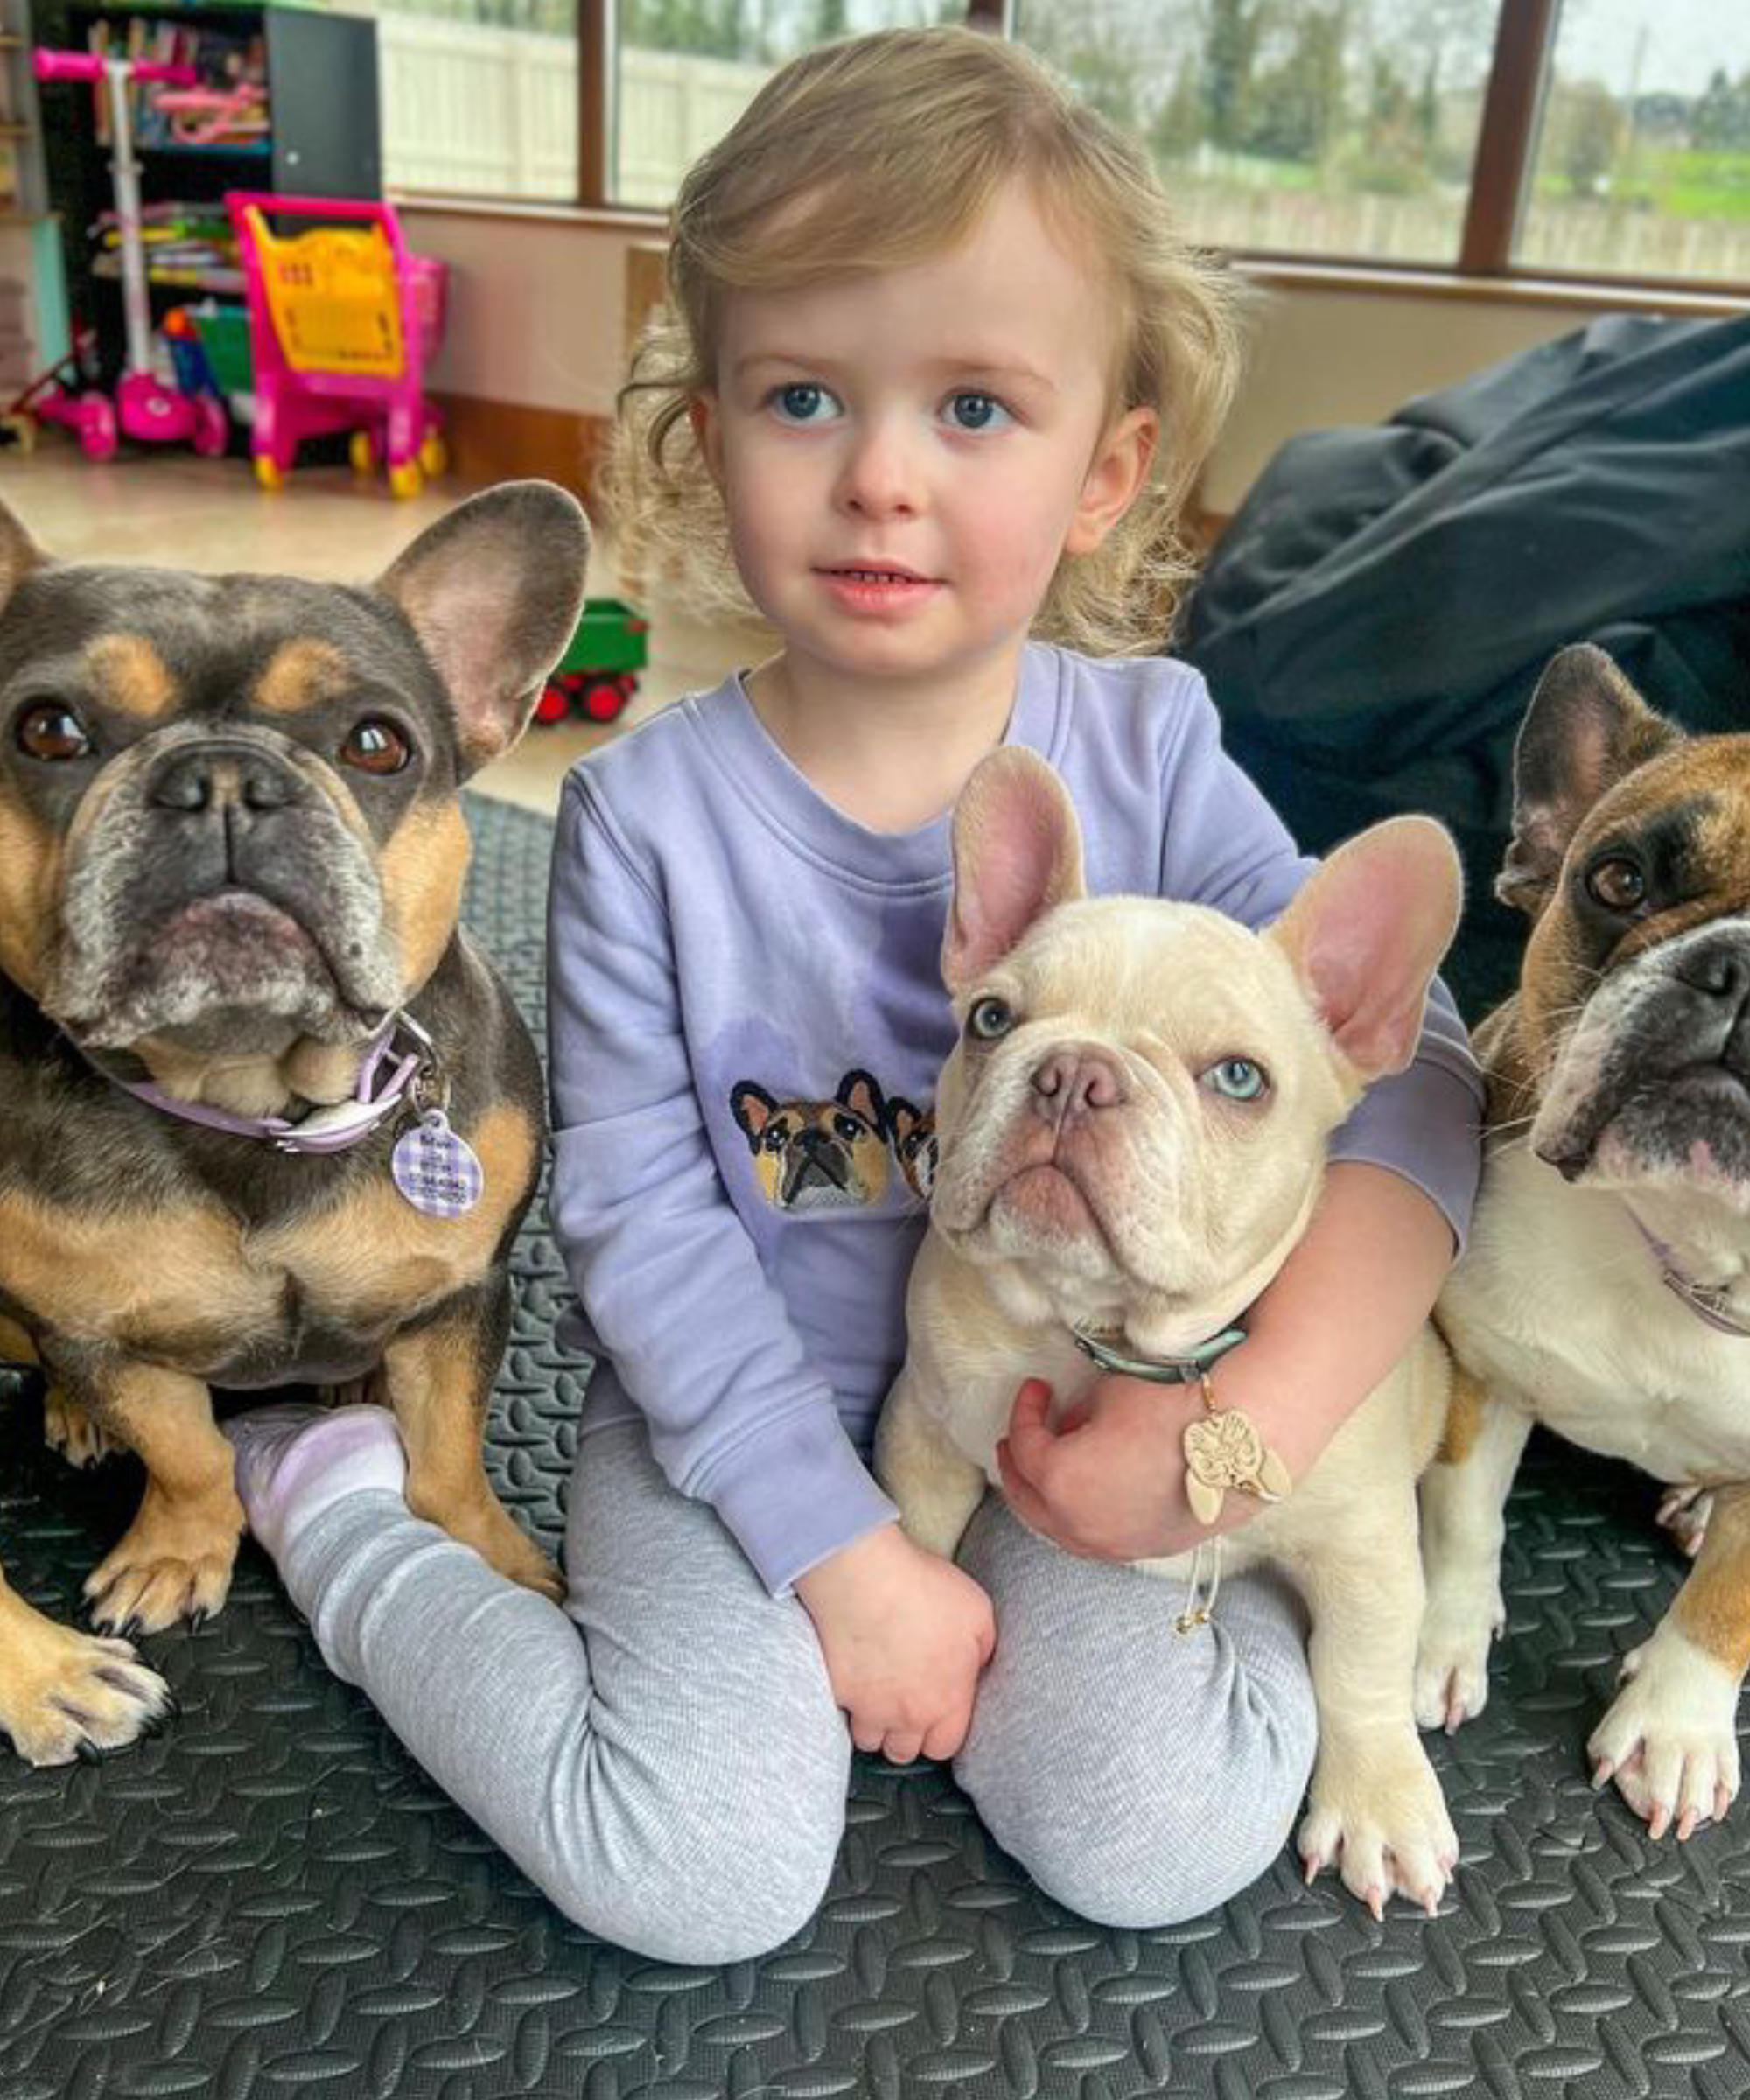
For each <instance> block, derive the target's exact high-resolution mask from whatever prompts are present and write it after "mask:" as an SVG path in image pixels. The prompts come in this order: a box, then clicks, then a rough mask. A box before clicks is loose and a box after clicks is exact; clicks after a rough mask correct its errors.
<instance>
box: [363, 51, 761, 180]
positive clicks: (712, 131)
mask: <svg viewBox="0 0 1750 2100" xmlns="http://www.w3.org/2000/svg"><path fill="white" fill-rule="evenodd" d="M377 62H378V65H379V66H380V67H381V73H382V106H383V179H384V180H385V181H386V182H387V183H388V184H389V186H391V187H393V188H395V189H409V190H455V191H461V192H465V193H466V192H472V193H475V194H477V195H479V196H488V197H521V198H528V199H531V200H535V199H541V198H557V199H564V200H569V199H571V198H574V197H575V196H576V195H577V40H576V38H573V37H555V36H542V35H538V34H536V33H535V32H534V31H528V30H515V29H500V28H495V27H492V26H488V25H479V24H475V23H472V22H456V21H448V20H444V19H443V18H439V17H435V16H430V15H417V14H405V13H402V11H400V10H399V9H388V10H385V11H383V12H382V13H381V14H380V15H379V16H378V17H377ZM766 77H767V69H766V68H765V67H764V66H739V65H734V64H732V63H730V62H728V61H726V60H724V59H699V58H692V57H690V56H688V55H686V54H684V53H682V52H666V51H642V50H640V49H638V48H637V47H636V46H635V45H634V46H629V47H627V49H625V50H623V51H622V52H621V53H620V201H621V202H623V203H626V204H648V205H655V206H656V207H663V206H666V205H668V204H669V202H670V201H671V200H672V199H673V197H674V194H675V191H676V187H677V186H678V185H679V183H680V179H681V177H682V175H683V173H684V172H685V171H686V169H687V168H688V167H689V166H690V164H691V163H692V162H693V161H694V160H695V159H697V157H698V155H699V154H700V153H702V152H703V151H704V149H705V148H706V147H707V146H708V145H711V144H712V143H713V142H714V141H715V140H717V139H718V138H721V137H722V136H723V134H724V133H725V131H727V130H728V129H729V127H730V126H731V124H732V123H734V122H735V120H736V118H737V117H738V116H739V115H740V114H741V112H742V110H743V109H746V107H747V105H748V103H749V102H752V101H753V96H754V95H755V94H756V92H757V91H758V89H759V88H760V83H761V82H762V81H764V80H765V79H766Z"/></svg>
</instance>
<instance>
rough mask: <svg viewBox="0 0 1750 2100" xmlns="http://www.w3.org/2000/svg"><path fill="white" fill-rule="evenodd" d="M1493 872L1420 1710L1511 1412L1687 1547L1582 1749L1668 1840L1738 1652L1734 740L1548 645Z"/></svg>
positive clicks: (1738, 817) (1488, 1531)
mask: <svg viewBox="0 0 1750 2100" xmlns="http://www.w3.org/2000/svg"><path fill="white" fill-rule="evenodd" d="M1495 887H1496V893H1497V894H1498V895H1499V896H1501V897H1502V899H1503V900H1505V901H1506V902H1508V903H1509V904H1512V905H1516V906H1517V907H1519V909H1520V910H1522V911H1523V912H1524V913H1525V914H1527V916H1528V917H1529V918H1530V921H1531V933H1530V941H1529V942H1528V945H1527V948H1526V951H1525V960H1524V965H1523V972H1522V976H1521V980H1520V987H1519V990H1518V991H1517V992H1516V994H1515V996H1514V997H1513V998H1510V999H1509V1000H1508V1002H1507V1003H1506V1004H1505V1005H1503V1006H1502V1007H1501V1008H1500V1009H1499V1010H1498V1011H1497V1012H1495V1013H1494V1014H1493V1015H1491V1016H1490V1018H1489V1019H1488V1021H1486V1022H1485V1023H1484V1024H1483V1026H1482V1027H1481V1030H1480V1031H1479V1032H1478V1036H1477V1045H1478V1049H1479V1052H1480V1054H1481V1056H1482V1058H1483V1061H1484V1063H1485V1065H1486V1066H1487V1068H1488V1072H1489V1105H1488V1145H1487V1154H1486V1166H1485V1168H1484V1173H1483V1183H1482V1192H1481V1199H1480V1201H1479V1205H1478V1209H1477V1214H1476V1219H1475V1222H1474V1227H1473V1230H1472V1236H1471V1242H1470V1246H1469V1249H1468V1250H1467V1254H1466V1256H1465V1258H1464V1259H1463V1260H1462V1261H1461V1262H1460V1264H1458V1266H1457V1268H1456V1269H1455V1270H1454V1271H1453V1275H1452V1276H1451V1278H1449V1279H1448V1282H1447V1285H1446V1291H1445V1292H1443V1294H1442V1297H1441V1300H1440V1305H1439V1313H1438V1318H1439V1323H1440V1326H1441V1327H1442V1328H1443V1329H1444V1331H1445V1333H1446V1336H1447V1338H1448V1340H1449V1341H1450V1342H1451V1345H1452V1348H1453V1352H1454V1354H1455V1355H1456V1356H1457V1358H1458V1361H1459V1365H1460V1372H1459V1376H1458V1379H1457V1381H1456V1390H1455V1398H1454V1406H1453V1424H1452V1428H1451V1431H1450V1432H1449V1435H1448V1438H1447V1441H1446V1447H1445V1449H1444V1451H1443V1453H1442V1455H1441V1462H1440V1463H1439V1464H1438V1465H1436V1466H1434V1467H1432V1468H1431V1469H1430V1471H1429V1473H1428V1474H1427V1476H1426V1478H1425V1481H1424V1482H1423V1504H1424V1528H1425V1558H1426V1564H1427V1582H1428V1612H1427V1621H1426V1625H1425V1629H1424V1633H1423V1639H1422V1652H1421V1657H1420V1661H1419V1663H1418V1673H1417V1709H1418V1714H1419V1716H1420V1719H1421V1720H1422V1722H1423V1725H1424V1726H1427V1727H1434V1726H1442V1725H1444V1726H1446V1727H1447V1728H1448V1729H1452V1728H1456V1727H1457V1726H1459V1725H1460V1723H1461V1722H1462V1721H1464V1720H1465V1719H1467V1717H1469V1716H1471V1715H1473V1714H1476V1713H1480V1712H1481V1711H1482V1708H1483V1705H1484V1704H1485V1702H1486V1700H1487V1698H1488V1650H1489V1643H1490V1641H1491V1639H1492V1638H1493V1637H1494V1636H1495V1635H1496V1634H1497V1633H1499V1632H1500V1630H1501V1628H1502V1622H1503V1619H1504V1612H1503V1607H1502V1596H1501V1576H1500V1559H1501V1547H1502V1531H1503V1520H1502V1509H1503V1506H1504V1504H1505V1502H1506V1500H1507V1493H1508V1489H1509V1486H1510V1485H1511V1483H1512V1480H1513V1474H1514V1470H1515V1468H1516V1466H1517V1465H1518V1462H1519V1455H1520V1453H1521V1451H1522V1450H1523V1447H1524V1443H1525V1439H1526V1437H1527V1435H1528V1434H1529V1433H1530V1429H1531V1425H1532V1424H1533V1423H1534V1422H1543V1423H1546V1424H1547V1425H1549V1426H1550V1427H1551V1428H1552V1429H1554V1430H1558V1431H1559V1432H1560V1433H1561V1434H1562V1435H1563V1436H1565V1437H1566V1438H1568V1439H1571V1440H1572V1442H1574V1443H1576V1444H1579V1445H1583V1446H1586V1448H1587V1449H1588V1450H1592V1451H1598V1452H1605V1453H1610V1454H1612V1455H1613V1456H1615V1457H1618V1458H1623V1459H1628V1460H1632V1461H1633V1463H1634V1464H1635V1465H1636V1466H1639V1467H1642V1468H1643V1469H1644V1470H1645V1471H1646V1472H1648V1473H1649V1474H1652V1475H1653V1477H1654V1478H1655V1479H1656V1480H1659V1481H1665V1482H1666V1483H1668V1491H1667V1494H1666V1495H1665V1498H1664V1502H1663V1508H1662V1509H1661V1516H1662V1518H1663V1520H1664V1521H1666V1522H1668V1523H1670V1525H1671V1526H1672V1528H1673V1529H1674V1530H1676V1531H1677V1534H1678V1536H1679V1537H1680V1539H1681V1540H1682V1541H1683V1543H1684V1544H1685V1545H1686V1547H1687V1548H1688V1550H1689V1551H1691V1552H1692V1553H1694V1554H1695V1556H1696V1565H1695V1569H1694V1572H1692V1573H1691V1576H1690V1578H1689V1579H1688V1581H1687V1582H1686V1583H1685V1584H1684V1587H1683V1589H1682V1590H1681V1592H1680V1593H1678V1596H1677V1600H1676V1602H1675V1603H1674V1604H1673V1606H1672V1607H1671V1609H1670V1612H1669V1613H1668V1614H1666V1616H1665V1617H1664V1619H1663V1621H1661V1622H1660V1624H1659V1625H1658V1627H1657V1628H1656V1629H1655V1631H1654V1633H1653V1634H1652V1635H1651V1637H1650V1638H1649V1640H1647V1641H1646V1642H1643V1643H1642V1644H1641V1645H1640V1646H1639V1647H1637V1648H1636V1649H1635V1650H1634V1651H1633V1652H1632V1653H1631V1654H1630V1655H1629V1656H1628V1659H1627V1661H1626V1662H1625V1663H1624V1664H1623V1669H1622V1682H1621V1688H1620V1689H1619V1691H1618V1692H1617V1696H1616V1698H1615V1701H1614V1704H1613V1705H1612V1706H1611V1707H1610V1709H1609V1711H1608V1712H1607V1713H1606V1714H1605V1716H1604V1718H1603V1719H1602V1720H1601V1721H1600V1723H1599V1725H1598V1726H1597V1728H1596V1729H1595V1730H1594V1731H1593V1736H1592V1739H1591V1741H1590V1743H1589V1744H1588V1746H1587V1754H1588V1756H1589V1758H1590V1759H1591V1761H1592V1763H1593V1771H1594V1780H1595V1783H1597V1784H1599V1785H1603V1784H1604V1783H1606V1782H1607V1780H1613V1779H1614V1782H1615V1783H1616V1786H1617V1788H1618V1789H1619V1790H1620V1791H1621V1795H1622V1796H1623V1798H1624V1799H1625V1800H1626V1801H1627V1802H1628V1804H1629V1805H1630V1807H1631V1808H1633V1809H1634V1810H1635V1813H1636V1814H1637V1815H1639V1816H1641V1817H1643V1818H1644V1819H1645V1821H1646V1822H1647V1823H1648V1824H1649V1826H1650V1828H1651V1831H1652V1833H1653V1835H1654V1836H1655V1837H1659V1836H1663V1833H1664V1832H1665V1831H1666V1830H1667V1829H1668V1828H1670V1826H1671V1825H1672V1824H1675V1825H1676V1827H1677V1835H1678V1836H1679V1837H1680V1838H1685V1837H1687V1836H1688V1835H1689V1834H1690V1832H1691V1831H1692V1830H1693V1829H1694V1828H1695V1827H1696V1825H1697V1824H1699V1823H1702V1822H1704V1821H1706V1820H1708V1819H1709V1818H1712V1817H1720V1816H1723V1815H1724V1814H1725V1812H1726V1808H1727V1806H1728V1804H1729V1803H1730V1802H1731V1801H1732V1798H1733V1796H1734V1795H1735V1794H1736V1793H1737V1791H1738V1784H1739V1751H1738V1735H1737V1714H1738V1693H1739V1687H1740V1684H1741V1682H1742V1680H1743V1677H1744V1672H1745V1669H1746V1665H1747V1663H1750V736H1716V737H1686V736H1685V735H1684V733H1683V732H1682V731H1680V730H1679V729H1678V728H1677V726H1676V725H1675V724H1673V723H1671V722H1669V721H1666V720H1665V719H1664V718H1663V717H1661V716H1659V715H1657V714H1656V713H1654V712H1653V711H1652V710H1651V709H1649V707H1648V706H1647V705H1646V704H1644V703H1643V702H1642V699H1641V698H1640V697H1639V696H1638V695H1637V694H1636V693H1635V690H1634V689H1633V687H1632V686H1631V685H1630V684H1629V683H1628V680H1627V679H1626V678H1624V677H1623V676H1622V675H1621V672H1620V671H1619V670H1618V669H1617V668H1616V666H1615V665H1614V663H1613V662H1611V660H1610V658H1609V657H1608V656H1607V655H1604V654H1603V653H1602V652H1601V651H1600V650H1598V649H1595V648H1571V649H1565V650H1564V651H1563V652H1562V653H1561V655H1558V656H1557V657H1556V658H1555V659H1554V661H1553V662H1551V665H1550V667H1549V669H1547V671H1546V672H1545V673H1544V677H1543V679H1542V681H1541V682H1540V683H1539V684H1538V687H1537V691H1536V693H1535V694H1534V695H1533V696H1532V699H1531V703H1530V707H1529V709H1528V710H1527V712H1526V716H1525V719H1524V722H1523V725H1521V728H1520V732H1519V739H1518V743H1517V746H1516V750H1515V754H1514V809H1513V836H1512V843H1511V845H1510V847H1509V852H1508V856H1507V861H1506V865H1505V866H1504V868H1503V869H1502V874H1501V877H1500V879H1499V881H1498V882H1497V884H1496V886H1495ZM1710 1507H1711V1515H1710V1514H1709V1510H1710Z"/></svg>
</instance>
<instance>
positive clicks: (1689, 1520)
mask: <svg viewBox="0 0 1750 2100" xmlns="http://www.w3.org/2000/svg"><path fill="white" fill-rule="evenodd" d="M1712 1514H1713V1490H1712V1488H1666V1490H1665V1492H1664V1493H1663V1495H1661V1496H1660V1497H1659V1522H1660V1523H1661V1524H1663V1526H1664V1528H1665V1530H1667V1531H1669V1532H1670V1535H1671V1537H1673V1538H1674V1539H1676V1540H1677V1544H1678V1545H1680V1546H1681V1547H1682V1548H1683V1550H1684V1552H1685V1553H1686V1554H1688V1556H1689V1557H1690V1558H1691V1560H1693V1559H1694V1558H1695V1557H1696V1555H1697V1554H1698V1553H1699V1552H1700V1551H1701V1542H1702V1541H1703V1539H1705V1537H1707V1520H1708V1518H1709V1517H1710V1516H1712Z"/></svg>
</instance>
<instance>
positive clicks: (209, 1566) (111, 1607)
mask: <svg viewBox="0 0 1750 2100" xmlns="http://www.w3.org/2000/svg"><path fill="white" fill-rule="evenodd" d="M242 1529H243V1509H242V1503H241V1502H238V1501H237V1499H236V1497H235V1495H232V1494H231V1493H230V1490H229V1489H227V1490H226V1491H225V1493H224V1495H220V1496H215V1497H214V1498H212V1499H211V1500H210V1501H202V1502H194V1503H192V1504H187V1505H181V1506H179V1505H176V1504H174V1503H172V1502H169V1501H168V1500H165V1499H159V1498H158V1497H157V1496H155V1495H154V1492H153V1490H152V1489H151V1488H148V1489H147V1491H146V1500H145V1502H144V1504H143V1505H142V1507H141V1510H140V1514H139V1515H138V1516H137V1517H136V1518H135V1519H134V1522H133V1523H132V1524H131V1525H130V1528H129V1530H128V1531H127V1534H126V1536H125V1537H123V1540H122V1543H121V1544H119V1545H118V1546H117V1547H116V1550H115V1551H114V1552H113V1553H111V1554H109V1556H108V1557H107V1558H105V1559H103V1560H102V1561H100V1562H99V1563H98V1565H96V1567H95V1568H94V1569H93V1570H92V1571H91V1572H90V1574H89V1575H88V1576H87V1577H86V1579H85V1594H86V1596H87V1598H88V1600H90V1605H91V1620H92V1624H93V1625H94V1626H96V1627H98V1628H100V1629H102V1631H104V1632H106V1633H114V1634H123V1635H129V1634H136V1633H140V1634H156V1633H161V1632H162V1631H163V1630H164V1628H165V1627H167V1626H174V1625H175V1624H176V1622H177V1621H178V1620H179V1619H191V1620H193V1621H194V1622H195V1624H196V1625H200V1624H202V1623H203V1622H204V1621H207V1620H208V1619H211V1618H212V1617H213V1616H214V1614H216V1613H217V1612H218V1611H219V1610H220V1609H221V1607H222V1606H223V1605H224V1602H225V1599H226V1597H227V1596H228V1593H229V1592H230V1588H231V1569H232V1565H233V1563H234V1562H235V1559H236V1558H237V1540H238V1537H239V1536H240V1535H241V1533H242Z"/></svg>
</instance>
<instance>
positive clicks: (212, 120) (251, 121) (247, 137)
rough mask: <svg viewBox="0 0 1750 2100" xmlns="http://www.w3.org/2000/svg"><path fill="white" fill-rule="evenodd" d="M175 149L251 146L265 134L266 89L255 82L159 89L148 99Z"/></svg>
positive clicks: (266, 121) (266, 132) (266, 116)
mask: <svg viewBox="0 0 1750 2100" xmlns="http://www.w3.org/2000/svg"><path fill="white" fill-rule="evenodd" d="M152 102H153V103H154V105H155V107H156V108H157V109H158V110H159V112H160V113H161V114H162V115H164V116H167V117H168V118H169V119H170V137H171V143H172V144H173V145H179V146H242V145H254V144H258V143H259V142H260V141H262V140H263V139H265V138H266V137H267V134H268V97H267V90H266V88H263V87H262V85H261V84H260V82H259V81H236V82H235V83H234V84H233V85H232V86H230V87H228V88H159V89H158V93H157V94H156V95H154V96H153V97H152Z"/></svg>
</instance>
